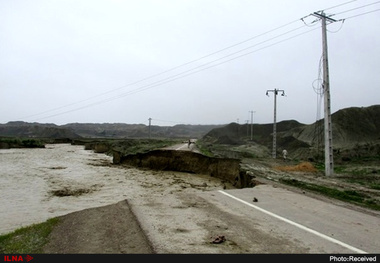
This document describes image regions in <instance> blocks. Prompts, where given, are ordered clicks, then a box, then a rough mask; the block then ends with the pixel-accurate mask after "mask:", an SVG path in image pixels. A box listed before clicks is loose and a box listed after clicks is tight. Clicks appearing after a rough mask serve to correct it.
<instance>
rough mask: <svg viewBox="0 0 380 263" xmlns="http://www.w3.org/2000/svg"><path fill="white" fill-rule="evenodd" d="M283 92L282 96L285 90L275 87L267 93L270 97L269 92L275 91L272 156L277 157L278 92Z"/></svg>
mask: <svg viewBox="0 0 380 263" xmlns="http://www.w3.org/2000/svg"><path fill="white" fill-rule="evenodd" d="M279 91H280V92H282V94H281V96H285V91H284V90H279V89H274V90H267V93H266V95H267V96H268V97H269V94H268V92H273V93H274V117H273V150H272V157H273V158H274V159H276V140H277V131H276V114H277V113H276V112H277V94H278V92H279Z"/></svg>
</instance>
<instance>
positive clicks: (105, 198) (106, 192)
mask: <svg viewBox="0 0 380 263" xmlns="http://www.w3.org/2000/svg"><path fill="white" fill-rule="evenodd" d="M139 173H142V171H139V170H137V169H125V168H122V167H120V166H113V165H112V157H110V156H107V155H105V154H97V153H94V152H93V151H87V150H84V147H83V146H73V145H70V144H49V145H46V148H45V149H4V150H3V149H2V150H0V193H1V197H0V234H4V233H8V232H10V231H13V230H15V229H17V228H20V227H23V226H26V225H30V224H33V223H39V222H43V221H45V220H47V219H49V218H52V217H55V216H59V215H64V214H67V213H70V212H74V211H78V210H82V209H85V208H91V207H96V206H101V205H107V204H112V203H115V202H117V201H120V200H123V199H126V196H127V194H130V193H127V192H131V191H132V192H133V189H134V188H136V187H138V186H137V185H135V184H133V183H131V181H130V179H132V178H133V177H135V176H138V175H139Z"/></svg>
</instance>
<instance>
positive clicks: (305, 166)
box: [274, 162, 318, 172]
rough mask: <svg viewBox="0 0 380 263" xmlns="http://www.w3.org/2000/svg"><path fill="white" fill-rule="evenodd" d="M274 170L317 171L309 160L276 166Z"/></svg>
mask: <svg viewBox="0 0 380 263" xmlns="http://www.w3.org/2000/svg"><path fill="white" fill-rule="evenodd" d="M274 168H275V169H276V170H280V171H284V172H317V171H318V170H317V169H316V168H315V167H314V165H313V164H311V163H310V162H302V163H300V164H297V165H287V166H276V167H274Z"/></svg>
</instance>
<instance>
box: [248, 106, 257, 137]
mask: <svg viewBox="0 0 380 263" xmlns="http://www.w3.org/2000/svg"><path fill="white" fill-rule="evenodd" d="M249 112H250V113H251V141H253V113H255V112H256V111H252V110H251V111H249Z"/></svg>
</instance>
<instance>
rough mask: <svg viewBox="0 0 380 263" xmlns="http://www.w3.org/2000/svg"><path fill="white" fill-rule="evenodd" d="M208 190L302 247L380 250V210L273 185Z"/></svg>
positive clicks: (218, 201)
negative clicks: (368, 210) (371, 211)
mask: <svg viewBox="0 0 380 263" xmlns="http://www.w3.org/2000/svg"><path fill="white" fill-rule="evenodd" d="M202 196H203V197H204V198H206V199H207V200H208V201H209V202H211V203H213V204H214V205H215V206H217V207H219V208H220V209H221V210H223V211H226V212H229V213H232V214H234V215H235V216H239V217H242V218H245V222H246V224H247V225H249V224H250V223H249V222H251V224H252V225H260V228H262V229H263V230H264V231H267V232H270V233H273V234H274V235H277V236H282V237H285V238H287V239H289V241H296V243H298V244H299V246H300V247H309V248H311V249H312V250H313V251H316V252H317V251H319V252H323V253H379V252H380V218H379V217H378V216H376V215H371V214H367V213H363V211H356V210H353V209H350V208H347V207H344V206H340V205H337V204H332V203H328V202H326V201H323V200H318V199H315V198H311V197H308V196H306V195H304V194H302V193H296V192H293V191H289V190H286V189H284V188H280V187H273V186H271V185H259V186H257V187H254V188H245V189H237V190H227V191H226V190H219V191H216V192H205V193H202ZM247 230H248V229H247ZM319 252H317V253H319Z"/></svg>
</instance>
